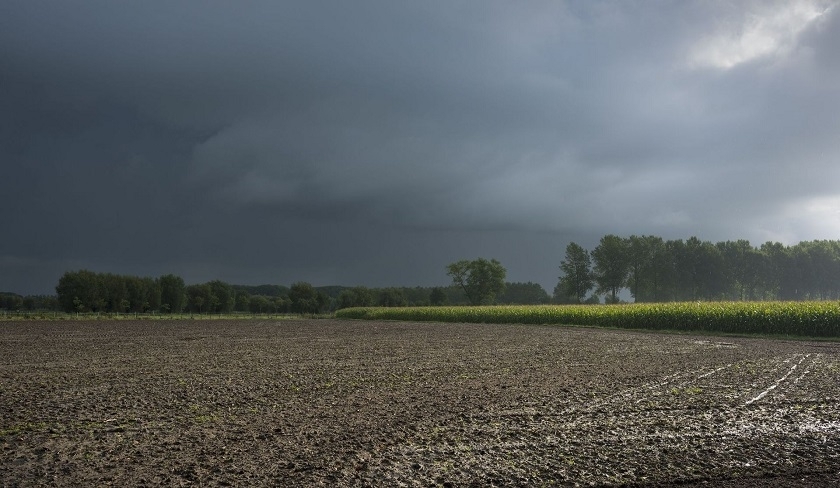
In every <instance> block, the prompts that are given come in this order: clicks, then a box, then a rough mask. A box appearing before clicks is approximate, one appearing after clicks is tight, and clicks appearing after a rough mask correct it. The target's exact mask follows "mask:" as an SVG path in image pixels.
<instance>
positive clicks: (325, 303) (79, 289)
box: [0, 270, 550, 314]
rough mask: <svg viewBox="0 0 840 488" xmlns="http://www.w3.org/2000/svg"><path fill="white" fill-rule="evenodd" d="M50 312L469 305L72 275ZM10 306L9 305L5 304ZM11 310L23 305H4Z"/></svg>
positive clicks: (355, 290)
mask: <svg viewBox="0 0 840 488" xmlns="http://www.w3.org/2000/svg"><path fill="white" fill-rule="evenodd" d="M56 293H57V296H56V297H50V298H51V299H52V304H51V306H50V308H49V309H50V310H55V309H58V310H63V311H65V312H78V313H86V312H102V313H148V312H158V313H196V314H226V313H235V312H238V313H261V314H264V313H323V312H329V311H332V310H336V309H339V308H347V307H361V306H383V307H398V306H428V305H444V304H452V305H459V304H467V303H468V300H467V298H466V296H464V293H463V291H462V290H459V289H458V288H456V287H454V286H447V287H419V286H418V287H387V288H367V287H363V286H356V287H346V286H322V287H313V286H312V285H310V284H309V283H305V282H299V283H295V284H293V285H291V287H287V286H283V285H259V286H249V285H231V284H228V283H225V282H223V281H219V280H214V281H209V282H207V283H201V284H194V285H186V284H185V283H184V280H183V279H182V278H180V277H179V276H175V275H171V274H169V275H164V276H161V277H159V278H149V277H138V276H129V275H117V274H111V273H95V272H93V271H88V270H81V271H68V272H66V273H64V275H63V276H62V277H61V278H60V279H59V282H58V285H57V286H56ZM549 301H550V297H549V296H548V294H547V293H546V292H545V290H544V289H543V288H542V287H541V286H540V285H538V284H536V283H507V285H506V287H505V292H504V294H502V295H501V296H499V297H498V299H497V303H521V304H538V303H548V302H549ZM3 303H5V302H3ZM0 308H4V309H6V310H19V309H20V307H15V306H0Z"/></svg>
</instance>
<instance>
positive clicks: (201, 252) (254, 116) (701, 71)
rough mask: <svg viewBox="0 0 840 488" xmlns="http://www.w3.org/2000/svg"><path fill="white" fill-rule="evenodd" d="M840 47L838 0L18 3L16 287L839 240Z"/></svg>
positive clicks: (5, 122)
mask: <svg viewBox="0 0 840 488" xmlns="http://www.w3.org/2000/svg"><path fill="white" fill-rule="evenodd" d="M838 46H840V5H838V2H837V1H821V0H802V1H796V0H783V1H778V2H773V1H760V2H750V1H737V2H731V1H683V0H674V1H665V0H662V1H629V0H628V1H615V2H607V1H604V2H602V1H589V0H586V1H583V0H582V1H565V2H564V1H559V0H551V1H548V0H546V1H515V2H514V1H493V0H475V1H458V0H444V1H434V0H431V1H430V0H423V1H413V2H401V1H400V2H395V1H393V0H355V1H352V2H348V1H338V0H336V1H317V0H305V1H300V2H291V1H276V0H265V1H245V2H231V1H205V0H202V1H187V0H184V1H177V2H172V1H154V0H145V1H142V2H114V1H112V0H102V1H91V0H74V1H72V2H67V1H63V0H61V1H37V0H20V1H18V0H5V1H3V2H2V5H0V210H2V217H3V218H2V222H3V224H2V230H0V236H1V237H0V291H4V290H5V291H15V292H18V293H23V294H35V293H38V294H40V293H54V287H55V285H56V283H57V281H58V278H59V277H60V276H61V275H62V274H63V273H64V272H65V271H68V270H77V269H83V268H84V269H91V270H94V271H101V272H113V273H119V274H134V275H141V276H159V275H161V274H166V273H175V274H179V275H181V276H182V277H184V279H185V280H186V281H187V283H198V282H204V281H208V280H212V279H221V280H224V281H227V282H230V283H237V284H262V283H273V284H286V285H288V284H291V283H293V282H296V281H308V282H311V283H313V284H315V285H334V284H335V285H367V286H391V285H396V286H402V285H406V286H414V285H424V286H428V285H445V284H447V283H448V278H447V276H446V274H445V269H444V268H445V266H446V264H448V263H450V262H453V261H455V260H458V259H473V258H477V257H486V258H488V259H489V258H496V259H499V260H500V261H501V262H502V264H503V265H504V266H505V267H506V268H507V270H508V280H509V281H534V282H538V283H540V284H542V285H543V286H544V287H545V288H546V289H547V291H548V292H549V293H551V291H552V289H553V287H554V285H555V284H556V282H557V276H558V275H559V268H558V266H559V264H560V261H561V260H562V259H563V256H564V253H565V247H566V245H567V244H568V243H569V242H570V241H575V242H578V243H579V244H581V245H583V246H584V247H587V248H589V249H592V248H593V247H594V246H595V245H596V244H597V241H598V239H599V238H600V237H601V236H603V235H605V234H609V233H613V234H618V235H622V236H629V235H631V234H639V235H641V234H654V235H658V236H662V237H664V238H688V237H690V236H695V235H696V236H697V237H699V238H701V239H703V240H711V241H713V242H717V241H720V240H728V239H749V240H750V241H751V242H752V243H753V244H754V245H759V244H761V243H762V242H765V241H768V240H772V241H780V242H783V243H786V244H795V243H797V242H799V241H803V240H812V239H840V48H838Z"/></svg>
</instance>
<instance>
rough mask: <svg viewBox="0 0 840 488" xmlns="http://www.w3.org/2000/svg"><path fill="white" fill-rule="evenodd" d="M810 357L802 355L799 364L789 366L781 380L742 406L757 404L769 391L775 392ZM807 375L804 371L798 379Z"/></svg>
mask: <svg viewBox="0 0 840 488" xmlns="http://www.w3.org/2000/svg"><path fill="white" fill-rule="evenodd" d="M810 356H811V354H806V355H804V356H803V357H802V358H801V359H800V360H799V362H797V363H796V364H794V365H793V366H791V367H790V369H789V370H788V371H787V372H786V373H785V374H784V375H782V377H781V378H779V379H777V380H776V382H775V383H773V384H772V385H770V386H768V387H767V388H766V389H764V391H762V392H761V393H759V394H758V395H756V396H755V397H753V398H751V399H749V400H747V402H746V403H744V406H745V407H746V406H749V405H752V404H753V403H755V402H757V401H759V400H761V399H762V398H764V397H765V396H767V395H768V394H769V393H770V392H771V391H773V390H775V389H776V388H778V387H779V385H781V384H782V383H784V382H785V380H787V379H788V377H789V376H790V375H791V374H793V372H794V371H796V369H797V368H798V367H799V365H801V364H802V362H803V361H805V360H806V359H808V358H809V357H810ZM807 373H808V371H807V370H806V371H805V373H803V374H802V376H800V378H799V379H801V378H802V377H804V376H805V374H807Z"/></svg>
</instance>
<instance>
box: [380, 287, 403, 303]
mask: <svg viewBox="0 0 840 488" xmlns="http://www.w3.org/2000/svg"><path fill="white" fill-rule="evenodd" d="M377 304H378V305H379V306H380V307H405V306H406V305H408V300H406V299H405V294H404V293H403V292H402V290H400V289H399V288H383V289H381V290H379V297H378V299H377Z"/></svg>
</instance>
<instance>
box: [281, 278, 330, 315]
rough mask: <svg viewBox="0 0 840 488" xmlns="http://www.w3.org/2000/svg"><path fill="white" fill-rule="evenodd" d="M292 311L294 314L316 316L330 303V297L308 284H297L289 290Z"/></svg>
mask: <svg viewBox="0 0 840 488" xmlns="http://www.w3.org/2000/svg"><path fill="white" fill-rule="evenodd" d="M289 300H290V302H291V304H290V305H291V310H292V312H294V313H302V314H314V313H318V312H319V311H321V310H323V309H324V308H325V307H326V305H327V304H328V303H329V297H328V296H327V295H325V294H323V293H318V291H317V290H316V289H315V287H313V286H312V285H310V284H309V283H306V282H298V283H295V284H293V285H292V286H291V288H289Z"/></svg>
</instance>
